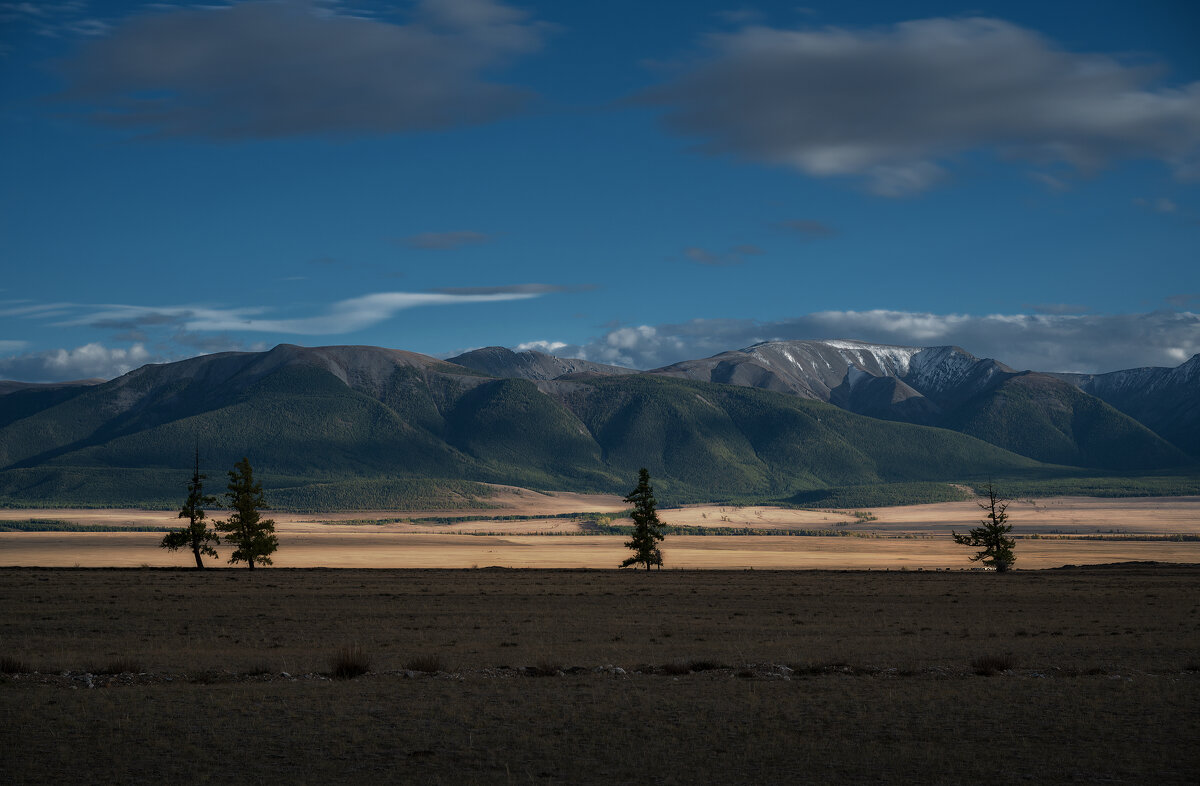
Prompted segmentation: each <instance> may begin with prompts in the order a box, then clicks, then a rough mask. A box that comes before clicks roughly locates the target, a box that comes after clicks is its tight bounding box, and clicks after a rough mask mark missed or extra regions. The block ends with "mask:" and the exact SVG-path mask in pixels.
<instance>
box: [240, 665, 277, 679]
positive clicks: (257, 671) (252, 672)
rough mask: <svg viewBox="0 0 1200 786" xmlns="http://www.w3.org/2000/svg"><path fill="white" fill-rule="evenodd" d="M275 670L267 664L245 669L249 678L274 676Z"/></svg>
mask: <svg viewBox="0 0 1200 786" xmlns="http://www.w3.org/2000/svg"><path fill="white" fill-rule="evenodd" d="M274 673H275V669H273V668H271V666H270V664H268V663H255V664H252V665H251V666H250V668H248V669H246V675H247V676H250V677H261V676H263V675H264V674H274Z"/></svg>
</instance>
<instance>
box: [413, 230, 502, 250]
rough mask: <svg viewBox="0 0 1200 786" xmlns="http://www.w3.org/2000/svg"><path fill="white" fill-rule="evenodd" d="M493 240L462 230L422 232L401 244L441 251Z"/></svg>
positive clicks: (493, 236)
mask: <svg viewBox="0 0 1200 786" xmlns="http://www.w3.org/2000/svg"><path fill="white" fill-rule="evenodd" d="M494 238H495V235H489V234H487V233H485V232H476V231H474V230H471V229H463V230H458V231H456V232H422V233H420V234H418V235H410V236H409V237H406V238H404V239H403V240H402V241H401V242H403V243H404V245H406V246H408V247H409V248H421V249H426V250H436V251H442V250H445V249H449V248H458V247H460V246H476V245H479V244H480V243H487V242H489V241H490V240H492V239H494Z"/></svg>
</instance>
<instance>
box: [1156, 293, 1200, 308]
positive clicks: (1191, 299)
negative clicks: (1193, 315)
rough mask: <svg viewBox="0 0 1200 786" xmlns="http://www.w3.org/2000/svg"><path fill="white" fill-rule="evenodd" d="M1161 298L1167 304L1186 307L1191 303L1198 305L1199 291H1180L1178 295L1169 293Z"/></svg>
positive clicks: (1199, 303)
mask: <svg viewBox="0 0 1200 786" xmlns="http://www.w3.org/2000/svg"><path fill="white" fill-rule="evenodd" d="M1163 299H1164V300H1165V301H1166V303H1167V305H1169V306H1173V307H1175V308H1187V307H1188V306H1190V305H1192V304H1196V305H1200V292H1186V293H1183V292H1181V293H1180V294H1178V295H1170V296H1168V297H1166V298H1163Z"/></svg>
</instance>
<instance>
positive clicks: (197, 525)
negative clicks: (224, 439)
mask: <svg viewBox="0 0 1200 786" xmlns="http://www.w3.org/2000/svg"><path fill="white" fill-rule="evenodd" d="M207 477H208V476H207V475H202V474H200V448H196V464H195V467H194V468H193V469H192V480H191V482H190V483H188V496H187V500H186V501H185V502H184V503H183V507H182V508H180V509H179V518H181V519H187V520H188V525H187V526H186V527H184V528H183V529H177V530H175V531H174V532H168V533H167V534H166V535H164V536H163V539H162V543H161V544H159V545H161V546H162V547H163V548H164V549H169V550H171V551H175V550H176V549H180V548H183V547H184V546H186V547H188V548H190V549H191V550H192V554H193V555H194V556H195V557H196V569H197V570H203V569H204V560H202V559H201V558H200V555H201V554H204V555H207V556H209V557H216V556H217V552H216V549H214V548H213V547H214V546H216V545H217V544H218V543H220V542H221V538H220V536H218V535H217V533H216V530H213V529H210V528H208V527H206V526H205V523H204V517H205V513H204V508H205V507H206V506H208V505H212V504H213V503H214V502H216V501H217V498H216V497H213V496H210V495H208V494H205V493H204V480H205V479H206V478H207Z"/></svg>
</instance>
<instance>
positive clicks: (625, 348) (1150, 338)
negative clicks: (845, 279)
mask: <svg viewBox="0 0 1200 786" xmlns="http://www.w3.org/2000/svg"><path fill="white" fill-rule="evenodd" d="M834 338H843V339H859V340H863V341H875V342H879V343H886V344H901V345H910V346H941V345H957V346H961V347H962V348H964V349H966V350H967V351H968V352H971V353H972V354H974V355H977V356H979V357H992V358H995V359H997V360H1000V361H1002V362H1004V363H1006V364H1008V365H1010V366H1012V367H1013V368H1017V369H1034V370H1037V371H1084V372H1103V371H1116V370H1118V369H1124V368H1135V367H1138V366H1176V365H1178V364H1179V363H1181V362H1183V361H1184V360H1186V359H1188V358H1190V357H1191V356H1192V355H1194V354H1196V353H1197V352H1200V314H1196V313H1192V312H1170V311H1155V312H1150V313H1143V314H991V315H986V316H975V315H969V314H931V313H919V312H909V311H889V310H874V311H822V312H816V313H812V314H806V315H804V316H800V317H796V318H793V319H787V320H780V321H776V322H756V321H753V320H721V319H696V320H692V321H690V322H685V323H681V324H673V325H656V326H651V325H641V326H637V327H621V328H617V329H614V330H611V331H609V332H607V333H605V334H604V335H602V336H599V337H597V338H595V339H593V340H591V341H589V342H588V343H586V344H582V345H569V346H566V347H563V348H562V349H561V350H560V351H559V352H558V353H557V354H559V355H561V356H563V357H580V358H584V359H587V360H594V361H598V362H604V363H613V364H616V365H622V366H629V367H632V368H641V369H650V368H657V367H660V366H665V365H669V364H671V363H676V362H678V361H681V360H690V359H694V358H701V357H708V356H710V355H715V354H717V353H720V352H725V351H728V350H732V349H741V348H744V347H747V346H750V345H752V344H756V343H758V342H760V341H771V340H793V339H799V340H802V339H834Z"/></svg>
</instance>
